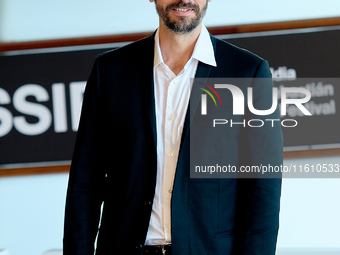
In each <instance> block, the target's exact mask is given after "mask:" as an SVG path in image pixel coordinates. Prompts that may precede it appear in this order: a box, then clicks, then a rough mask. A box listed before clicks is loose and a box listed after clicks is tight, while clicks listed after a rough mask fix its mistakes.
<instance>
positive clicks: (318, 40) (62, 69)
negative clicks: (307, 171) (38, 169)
mask: <svg viewBox="0 0 340 255" xmlns="http://www.w3.org/2000/svg"><path fill="white" fill-rule="evenodd" d="M218 37H219V38H221V39H223V40H226V41H228V42H231V43H233V44H235V45H237V46H239V47H242V48H245V49H248V50H250V51H252V52H255V53H256V54H258V55H260V56H261V57H263V58H265V59H267V60H268V61H269V64H270V67H271V71H272V73H273V80H274V84H275V86H277V87H278V88H280V87H282V86H288V87H289V86H294V87H295V86H298V87H304V88H307V89H309V90H310V91H311V94H312V98H311V100H310V102H309V103H308V105H307V104H306V105H305V106H306V108H307V109H308V110H309V111H310V112H311V113H312V114H313V116H303V115H301V114H299V111H297V109H296V107H295V108H294V106H291V107H288V109H287V115H286V116H285V117H283V119H295V120H297V121H298V126H297V127H295V128H283V133H284V139H285V150H286V151H295V150H310V149H327V148H340V132H339V126H340V116H339V111H340V109H339V106H338V105H339V104H340V93H339V90H340V84H338V83H339V82H338V80H339V79H337V78H338V77H340V68H339V66H340V59H339V56H340V47H339V41H340V27H327V28H309V29H295V30H285V31H276V32H275V31H274V32H260V33H248V34H235V35H219V36H218ZM124 44H126V43H115V44H110V45H97V46H88V47H85V48H84V47H64V48H56V49H48V50H29V51H17V52H5V53H3V54H2V55H1V56H0V169H1V168H2V169H6V168H12V167H13V166H15V167H25V166H27V164H36V163H39V164H40V165H49V164H62V163H64V162H68V163H69V161H70V160H71V158H72V152H73V147H74V143H75V138H76V132H77V129H78V121H79V117H80V110H81V104H82V98H83V91H84V89H85V85H86V80H87V78H88V75H89V73H90V71H91V68H92V64H93V62H94V58H95V56H96V55H97V54H99V53H101V52H104V51H107V50H110V49H115V48H117V47H121V46H122V45H124ZM296 78H305V79H297V80H296ZM331 78H332V79H331ZM18 164H19V165H18Z"/></svg>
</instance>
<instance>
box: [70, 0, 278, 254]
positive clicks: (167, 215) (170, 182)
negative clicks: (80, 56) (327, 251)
mask: <svg viewBox="0 0 340 255" xmlns="http://www.w3.org/2000/svg"><path fill="white" fill-rule="evenodd" d="M210 1H211V0H209V1H207V0H188V1H186V0H183V1H179V0H157V1H156V0H155V5H156V9H157V12H158V14H159V18H160V22H159V28H158V30H157V31H156V33H155V34H153V35H152V36H151V37H149V38H145V39H142V40H140V41H138V42H135V43H132V44H130V45H128V46H125V47H122V48H120V49H118V50H115V51H111V52H107V53H104V54H101V55H99V56H98V57H97V59H96V62H95V64H94V67H93V70H92V73H91V75H90V78H89V80H88V83H87V87H86V91H85V95H84V103H83V109H82V116H81V121H80V125H79V131H78V137H77V142H76V146H75V151H74V156H73V161H72V166H71V171H70V179H69V187H68V194H67V202H66V214H65V232H64V255H68V254H72V255H76V254H79V255H80V254H82V255H86V254H88V255H90V254H93V253H94V242H95V239H96V236H97V232H98V240H97V248H96V254H98V255H103V254H111V255H112V254H160V253H163V254H176V255H181V254H183V255H188V254H194V255H200V254H202V255H203V254H208V255H210V254H211V255H213V254H225V255H227V254H247V255H248V254H249V255H250V254H259V255H260V254H261V255H269V254H273V255H274V254H275V247H276V239H277V232H278V215H279V200H280V191H281V180H280V179H275V178H274V179H260V178H256V179H236V178H227V179H221V178H220V179H219V178H214V179H204V178H203V179H195V178H190V172H189V168H190V135H189V133H190V132H189V130H192V125H193V124H194V123H196V122H200V120H201V119H200V118H203V117H204V116H203V117H202V116H201V114H200V111H199V107H197V105H198V104H199V103H200V100H199V98H200V95H198V97H197V91H198V90H195V89H194V88H192V86H193V85H192V83H191V82H190V79H191V78H193V77H196V78H200V77H201V78H208V77H209V78H213V77H218V78H220V77H228V78H243V77H246V78H250V79H255V78H266V77H267V78H268V77H270V72H269V68H268V64H267V62H266V61H264V60H262V59H261V58H259V57H257V56H255V55H253V54H252V53H250V52H248V51H245V50H242V49H239V48H237V47H235V46H232V45H230V44H228V43H225V42H222V41H220V40H217V39H216V38H214V37H212V36H211V35H209V33H208V32H207V30H206V28H205V27H204V26H203V25H202V19H203V17H204V14H205V12H206V10H207V5H208V2H210ZM150 2H153V0H150ZM247 86H253V89H254V102H255V103H254V104H255V105H254V106H255V107H256V108H257V109H268V108H267V107H268V106H270V103H271V102H270V100H268V98H270V97H268V91H269V90H271V86H272V85H270V86H269V87H268V86H261V84H255V83H253V84H252V85H249V84H248V85H247ZM245 88H246V87H245ZM245 88H242V90H244V89H245ZM190 97H191V98H190ZM189 98H190V109H191V110H194V109H196V107H197V109H198V110H196V112H195V111H194V112H193V113H192V114H190V113H189V106H188V105H189ZM227 105H229V104H228V103H227ZM227 112H228V109H227ZM215 114H219V113H218V112H217V113H215ZM229 114H230V113H229ZM271 118H279V116H278V115H277V111H276V112H275V113H274V115H273V116H272V117H271ZM203 121H204V120H203ZM202 126H204V125H202ZM245 130H247V131H243V130H242V129H241V128H237V129H236V132H234V131H232V132H234V133H232V134H230V133H227V132H229V131H226V133H225V135H224V136H223V137H222V138H221V140H224V141H225V143H226V144H225V148H224V149H223V151H225V152H226V153H225V154H223V155H222V156H221V159H222V161H223V162H226V163H228V162H229V163H233V164H235V165H237V166H240V165H246V164H248V165H253V164H258V165H259V164H260V163H261V164H262V163H263V164H272V165H280V164H281V163H282V137H281V130H280V128H277V127H276V126H275V127H273V128H271V129H265V130H262V129H254V130H248V129H245ZM221 153H222V152H221ZM102 202H104V204H103V210H102V216H101V220H100V212H101V204H102ZM99 225H100V226H99ZM98 226H99V230H98Z"/></svg>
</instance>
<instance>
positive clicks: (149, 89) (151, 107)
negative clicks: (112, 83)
mask: <svg viewBox="0 0 340 255" xmlns="http://www.w3.org/2000/svg"><path fill="white" fill-rule="evenodd" d="M154 38H155V33H153V35H151V36H150V37H148V38H146V43H147V45H146V47H145V51H144V53H142V54H141V56H140V59H141V65H140V66H141V67H140V74H139V75H140V77H141V81H142V86H143V87H144V89H143V91H144V100H145V105H146V109H147V115H148V117H149V122H150V127H151V129H152V135H153V141H154V144H155V148H157V132H156V110H155V93H154V80H153V64H154V42H155V40H154Z"/></svg>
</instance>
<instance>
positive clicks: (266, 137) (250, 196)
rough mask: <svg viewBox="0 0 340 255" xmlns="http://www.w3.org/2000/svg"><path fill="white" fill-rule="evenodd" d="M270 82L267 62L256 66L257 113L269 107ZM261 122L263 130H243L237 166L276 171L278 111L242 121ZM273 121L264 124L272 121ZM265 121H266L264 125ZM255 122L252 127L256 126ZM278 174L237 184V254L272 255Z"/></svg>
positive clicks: (280, 138) (280, 152) (279, 143)
mask: <svg viewBox="0 0 340 255" xmlns="http://www.w3.org/2000/svg"><path fill="white" fill-rule="evenodd" d="M272 88H273V82H272V79H271V73H270V70H269V66H268V63H267V61H265V60H262V62H261V63H260V64H259V66H258V68H257V71H256V74H255V78H254V79H253V82H252V89H253V105H254V108H255V109H257V110H267V109H270V108H271V106H272ZM250 119H257V120H259V119H260V120H262V121H264V123H265V125H264V126H263V127H249V126H248V127H247V130H246V132H245V133H244V134H243V137H242V139H243V140H242V143H241V144H242V149H241V152H242V155H241V160H240V164H241V165H247V166H258V167H261V166H262V167H263V166H266V167H269V166H271V167H273V169H274V168H275V167H276V169H278V168H280V166H281V165H282V164H283V136H282V132H281V123H280V121H278V120H280V113H279V107H277V108H276V111H275V112H274V113H273V114H271V115H269V116H268V115H266V116H259V115H254V114H253V113H251V112H250V111H249V112H247V113H246V120H247V121H249V120H250ZM274 119H275V121H273V122H272V121H268V120H274ZM266 120H267V121H266ZM258 123H259V122H257V123H256V125H258ZM281 176H282V175H281V172H274V173H272V174H262V173H257V174H255V175H253V176H251V178H246V179H241V180H240V196H241V197H242V199H240V201H242V202H241V205H240V207H241V209H240V212H241V213H240V215H241V217H240V218H239V224H240V226H241V227H240V228H239V229H240V231H239V233H238V234H239V239H238V242H239V243H238V245H236V246H235V247H237V251H236V252H235V254H238V255H239V254H243V255H274V254H275V250H276V242H277V235H278V229H279V211H280V196H281Z"/></svg>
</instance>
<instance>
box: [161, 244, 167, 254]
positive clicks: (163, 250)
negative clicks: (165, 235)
mask: <svg viewBox="0 0 340 255" xmlns="http://www.w3.org/2000/svg"><path fill="white" fill-rule="evenodd" d="M164 246H165V244H162V245H161V248H162V254H163V255H165V252H166V250H165V249H164Z"/></svg>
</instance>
